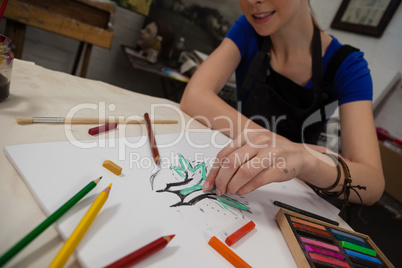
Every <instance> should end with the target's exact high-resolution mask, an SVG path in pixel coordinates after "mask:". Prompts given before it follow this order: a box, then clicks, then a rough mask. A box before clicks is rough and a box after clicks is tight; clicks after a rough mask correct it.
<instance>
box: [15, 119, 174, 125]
mask: <svg viewBox="0 0 402 268" xmlns="http://www.w3.org/2000/svg"><path fill="white" fill-rule="evenodd" d="M17 123H18V124H20V125H27V124H35V123H62V124H64V123H66V124H108V123H118V124H144V120H142V119H138V120H134V119H124V118H111V119H109V118H86V117H73V118H64V117H17ZM177 123H178V121H177V120H153V121H152V124H177Z"/></svg>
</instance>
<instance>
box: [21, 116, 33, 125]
mask: <svg viewBox="0 0 402 268" xmlns="http://www.w3.org/2000/svg"><path fill="white" fill-rule="evenodd" d="M17 123H18V124H19V125H26V124H32V123H33V117H17Z"/></svg>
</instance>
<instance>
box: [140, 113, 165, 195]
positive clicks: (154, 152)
mask: <svg viewBox="0 0 402 268" xmlns="http://www.w3.org/2000/svg"><path fill="white" fill-rule="evenodd" d="M144 120H145V123H146V126H147V133H148V139H149V145H150V146H151V151H152V156H153V158H154V162H155V164H156V166H157V168H158V169H157V170H156V171H155V173H153V174H152V175H151V177H150V179H149V180H150V182H151V189H152V190H153V189H154V180H155V177H156V175H157V174H158V173H159V171H160V170H161V165H160V164H161V157H160V155H159V150H158V146H157V145H156V140H155V136H154V132H153V131H152V121H151V120H150V119H149V114H148V113H145V114H144Z"/></svg>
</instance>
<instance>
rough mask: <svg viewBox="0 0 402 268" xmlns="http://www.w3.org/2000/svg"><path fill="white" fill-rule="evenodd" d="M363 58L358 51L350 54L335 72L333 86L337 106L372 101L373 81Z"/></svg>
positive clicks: (361, 53)
mask: <svg viewBox="0 0 402 268" xmlns="http://www.w3.org/2000/svg"><path fill="white" fill-rule="evenodd" d="M363 56H364V54H363V52H360V51H359V52H354V53H352V54H350V55H349V56H348V57H347V58H346V59H345V60H344V61H343V62H342V64H341V66H340V67H339V69H338V71H337V72H336V75H335V79H334V84H333V86H334V88H335V89H336V91H337V92H338V94H337V95H338V97H339V105H342V104H344V103H348V102H352V101H359V100H372V99H373V81H372V78H371V74H370V69H369V68H368V63H367V61H366V60H365V59H364V57H363Z"/></svg>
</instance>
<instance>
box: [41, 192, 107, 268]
mask: <svg viewBox="0 0 402 268" xmlns="http://www.w3.org/2000/svg"><path fill="white" fill-rule="evenodd" d="M111 187H112V184H109V186H108V187H106V188H105V189H104V190H103V191H102V192H101V193H100V194H99V195H98V197H97V198H96V199H95V201H94V202H93V203H92V205H91V207H90V208H89V209H88V211H87V213H86V214H85V215H84V217H83V218H82V220H81V222H80V223H79V224H78V225H77V227H76V228H75V230H74V232H73V233H72V234H71V236H70V237H69V238H68V239H67V241H66V243H65V244H64V245H63V247H62V248H61V250H60V251H59V253H58V254H57V256H56V258H55V259H54V260H53V262H52V263H51V264H50V266H49V267H62V266H63V265H64V264H65V263H66V262H67V260H68V258H69V257H70V256H71V254H72V253H73V251H74V250H75V248H76V247H77V245H78V243H79V242H80V241H81V239H82V238H83V237H84V235H85V233H86V231H87V230H88V228H89V226H91V224H92V222H93V221H94V219H95V217H96V215H98V213H99V211H100V210H101V208H102V207H103V205H104V204H105V202H106V200H107V199H108V197H109V192H110V188H111Z"/></svg>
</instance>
